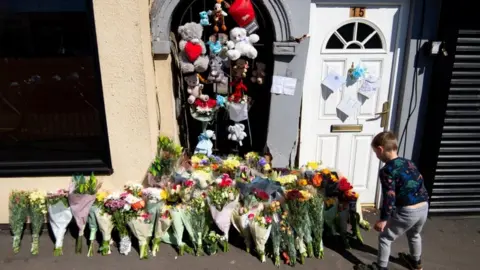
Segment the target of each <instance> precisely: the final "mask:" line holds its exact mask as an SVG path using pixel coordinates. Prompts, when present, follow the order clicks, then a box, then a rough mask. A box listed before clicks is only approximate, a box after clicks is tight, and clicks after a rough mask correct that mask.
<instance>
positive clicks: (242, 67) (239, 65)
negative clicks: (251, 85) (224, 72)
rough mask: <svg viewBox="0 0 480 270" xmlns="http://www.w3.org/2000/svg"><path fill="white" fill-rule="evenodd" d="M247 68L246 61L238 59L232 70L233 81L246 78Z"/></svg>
mask: <svg viewBox="0 0 480 270" xmlns="http://www.w3.org/2000/svg"><path fill="white" fill-rule="evenodd" d="M248 68H249V65H248V61H247V60H244V59H238V60H237V61H236V62H235V65H234V66H233V68H232V72H233V74H232V75H233V77H234V78H235V79H239V78H245V77H247V72H248Z"/></svg>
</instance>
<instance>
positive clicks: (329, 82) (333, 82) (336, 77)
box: [322, 70, 346, 92]
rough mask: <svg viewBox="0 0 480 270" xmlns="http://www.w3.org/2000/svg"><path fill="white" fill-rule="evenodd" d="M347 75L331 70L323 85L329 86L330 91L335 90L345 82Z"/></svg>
mask: <svg viewBox="0 0 480 270" xmlns="http://www.w3.org/2000/svg"><path fill="white" fill-rule="evenodd" d="M345 80H346V79H345V77H343V76H341V75H340V74H338V73H337V72H335V71H333V70H331V71H330V72H329V73H328V75H327V77H325V79H324V80H323V82H322V85H324V86H325V87H327V88H328V89H329V90H330V91H332V92H335V91H337V90H338V89H340V87H342V85H343V84H344V83H345Z"/></svg>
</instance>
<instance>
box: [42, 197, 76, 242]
mask: <svg viewBox="0 0 480 270" xmlns="http://www.w3.org/2000/svg"><path fill="white" fill-rule="evenodd" d="M72 217H73V215H72V211H71V210H70V207H67V206H65V204H63V203H62V202H57V203H56V204H53V205H49V206H48V218H49V222H50V226H51V227H52V231H53V234H54V235H55V248H61V247H62V246H63V238H64V237H65V232H66V231H67V227H68V224H70V221H71V220H72Z"/></svg>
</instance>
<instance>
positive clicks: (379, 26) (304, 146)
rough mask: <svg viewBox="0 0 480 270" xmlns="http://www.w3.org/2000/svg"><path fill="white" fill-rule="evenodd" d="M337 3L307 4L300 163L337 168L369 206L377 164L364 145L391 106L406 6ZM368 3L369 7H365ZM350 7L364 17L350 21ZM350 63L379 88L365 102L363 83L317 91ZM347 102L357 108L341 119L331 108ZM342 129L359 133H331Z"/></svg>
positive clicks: (372, 194) (395, 86)
mask: <svg viewBox="0 0 480 270" xmlns="http://www.w3.org/2000/svg"><path fill="white" fill-rule="evenodd" d="M342 2H343V1H337V2H335V3H332V2H330V3H332V4H322V1H317V3H316V4H312V5H311V12H310V36H311V38H310V45H309V52H308V60H307V69H306V74H305V82H304V88H303V103H302V125H301V147H300V163H301V164H304V163H306V162H307V161H310V160H321V161H323V163H324V164H325V165H327V166H329V167H333V168H336V169H338V170H339V171H340V172H341V173H342V174H344V175H345V176H346V177H347V178H348V179H349V180H350V181H351V182H352V184H353V186H354V188H355V190H356V191H358V192H359V193H360V202H361V203H374V202H375V195H376V190H377V179H378V177H377V175H378V169H379V165H380V164H379V161H378V160H377V158H376V157H375V154H374V153H373V152H372V151H371V148H370V143H371V140H372V139H373V137H374V136H375V134H377V133H379V132H381V131H383V130H384V128H383V127H381V125H380V123H381V119H380V118H379V117H378V115H376V114H377V113H379V112H382V106H383V104H384V103H385V102H389V103H390V104H393V102H394V101H393V98H394V96H395V91H396V88H397V85H398V83H399V81H400V80H399V74H400V72H399V67H401V65H400V63H399V62H400V61H399V59H400V56H401V55H403V53H401V52H403V50H404V43H405V33H406V27H407V21H408V16H407V15H408V14H407V13H408V12H407V11H408V7H407V6H406V5H407V3H408V1H400V0H397V3H396V4H391V2H389V4H382V3H379V2H380V1H355V2H354V3H352V4H345V5H343V4H342ZM363 2H364V3H363ZM371 2H374V4H369V3H371ZM393 2H395V1H393ZM375 3H378V4H375ZM351 6H355V7H365V16H364V17H362V18H358V17H351V15H350V14H351V13H350V7H351ZM352 63H353V65H354V66H358V65H359V66H361V67H363V68H365V70H366V74H367V76H371V78H374V79H377V84H378V86H379V87H378V89H377V91H376V92H375V94H374V95H373V96H371V97H370V98H366V97H364V96H363V95H361V94H359V93H358V90H359V88H360V87H361V85H362V83H363V82H364V80H358V81H356V82H351V81H347V83H346V84H344V85H343V86H342V87H341V88H340V89H338V90H337V91H334V92H331V91H329V90H328V89H327V88H326V87H324V86H322V81H323V80H324V78H326V77H327V75H328V74H329V72H330V71H331V70H333V71H335V72H336V73H338V74H340V75H342V76H345V77H348V70H349V69H350V68H351V66H352ZM348 98H351V99H353V100H358V101H359V102H360V103H361V104H362V105H361V106H360V107H359V108H358V109H357V110H356V112H355V113H354V114H352V115H350V116H349V117H348V118H346V119H345V115H343V114H342V113H341V112H340V111H339V110H338V109H337V105H338V104H339V103H340V102H341V100H343V99H348ZM392 111H394V108H390V112H389V113H388V117H389V118H390V117H391V112H392ZM346 124H355V125H362V126H363V130H362V131H361V132H332V131H331V127H332V126H333V125H346ZM386 129H388V127H386Z"/></svg>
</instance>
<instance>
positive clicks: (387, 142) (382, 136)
mask: <svg viewBox="0 0 480 270" xmlns="http://www.w3.org/2000/svg"><path fill="white" fill-rule="evenodd" d="M379 146H381V147H383V149H384V150H385V151H397V150H398V143H397V136H395V134H393V132H391V131H384V132H381V133H378V134H377V135H376V136H375V138H373V140H372V147H375V148H376V147H379Z"/></svg>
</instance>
